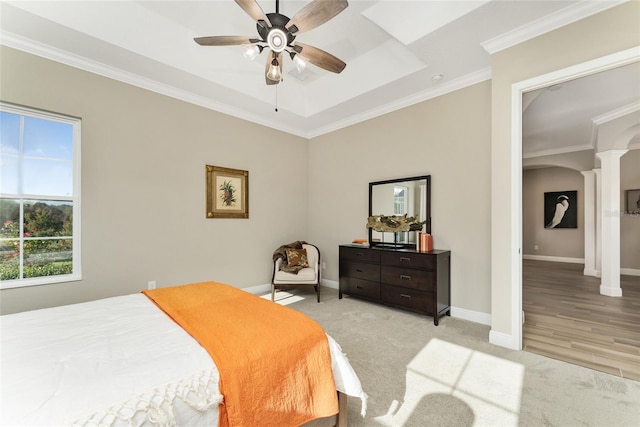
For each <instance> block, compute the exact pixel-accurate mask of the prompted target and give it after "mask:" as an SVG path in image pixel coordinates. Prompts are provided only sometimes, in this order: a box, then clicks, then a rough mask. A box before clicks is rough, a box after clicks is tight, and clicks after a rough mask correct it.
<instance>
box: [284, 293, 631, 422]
mask: <svg viewBox="0 0 640 427" xmlns="http://www.w3.org/2000/svg"><path fill="white" fill-rule="evenodd" d="M291 293H292V294H295V296H294V297H290V298H286V296H287V293H282V292H280V291H279V292H278V294H279V296H280V297H282V300H281V301H280V303H282V304H283V305H288V306H289V307H291V308H294V309H297V310H300V311H301V312H304V313H306V314H307V315H309V316H310V317H312V318H313V319H315V320H316V321H318V322H319V323H320V324H321V325H322V326H323V327H324V328H325V330H326V331H327V333H328V334H329V335H331V336H332V337H333V338H335V339H336V341H338V343H340V344H341V346H342V350H343V351H344V353H345V354H346V355H347V357H348V358H349V360H350V362H351V364H352V366H353V368H354V369H355V371H356V372H357V373H358V376H359V377H360V380H361V382H362V386H363V388H364V390H365V392H367V394H368V395H369V402H368V404H369V407H368V411H367V415H366V417H365V418H362V417H361V416H360V402H359V400H358V399H352V400H350V402H349V426H354V427H355V426H421V427H424V426H500V427H505V426H602V427H605V426H617V427H623V426H629V427H631V426H633V427H638V426H640V382H638V381H634V380H629V379H623V378H619V377H615V376H612V375H609V374H605V373H602V372H598V371H593V370H590V369H587V368H583V367H580V366H576V365H571V364H568V363H565V362H561V361H557V360H554V359H549V358H546V357H544V356H539V355H536V354H532V353H527V352H523V351H513V350H508V349H505V348H502V347H497V346H494V345H492V344H489V342H488V337H489V327H488V326H484V325H480V324H477V323H473V322H468V321H464V320H459V319H456V318H452V317H447V318H444V319H442V320H441V322H440V325H439V326H434V325H433V319H432V318H430V317H426V316H420V315H416V314H412V313H407V312H404V311H400V310H395V309H392V308H388V307H384V306H381V305H377V304H373V303H368V302H364V301H362V300H358V299H355V298H349V297H346V296H345V298H343V299H342V300H339V299H338V295H337V291H336V290H334V289H329V288H324V287H323V289H322V302H321V303H320V304H318V303H317V302H316V299H315V293H314V292H313V288H311V287H302V288H299V289H295V290H291Z"/></svg>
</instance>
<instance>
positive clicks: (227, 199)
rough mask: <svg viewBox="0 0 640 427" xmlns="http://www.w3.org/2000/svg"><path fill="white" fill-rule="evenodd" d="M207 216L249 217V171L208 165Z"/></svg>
mask: <svg viewBox="0 0 640 427" xmlns="http://www.w3.org/2000/svg"><path fill="white" fill-rule="evenodd" d="M206 173H207V175H206V179H207V218H249V172H248V171H243V170H239V169H230V168H222V167H219V166H211V165H206Z"/></svg>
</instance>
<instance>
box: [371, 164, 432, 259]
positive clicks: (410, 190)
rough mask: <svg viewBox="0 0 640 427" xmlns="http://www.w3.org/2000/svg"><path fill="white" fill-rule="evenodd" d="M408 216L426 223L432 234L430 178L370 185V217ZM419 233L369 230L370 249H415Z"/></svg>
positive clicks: (423, 229)
mask: <svg viewBox="0 0 640 427" xmlns="http://www.w3.org/2000/svg"><path fill="white" fill-rule="evenodd" d="M405 214H406V215H407V217H416V218H417V219H418V220H419V221H426V223H425V224H424V225H423V226H422V229H421V230H420V231H424V232H427V233H431V175H423V176H415V177H410V178H398V179H390V180H386V181H376V182H370V183H369V217H371V216H372V215H385V216H391V215H405ZM417 234H418V233H417V231H401V232H379V231H374V230H373V229H372V228H369V246H371V247H373V246H383V247H384V246H389V247H399V248H402V247H415V245H416V239H417Z"/></svg>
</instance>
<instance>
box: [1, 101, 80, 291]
mask: <svg viewBox="0 0 640 427" xmlns="http://www.w3.org/2000/svg"><path fill="white" fill-rule="evenodd" d="M1 107H2V111H0V166H1V170H0V280H1V281H8V280H11V281H15V280H20V281H21V280H24V279H31V278H38V277H43V276H60V275H70V274H73V273H74V271H73V268H74V266H73V248H74V245H73V241H74V233H73V230H74V228H73V212H74V209H73V208H74V197H73V188H74V183H73V155H74V125H73V124H72V123H70V122H66V121H65V120H64V118H63V119H61V120H58V119H57V117H50V116H49V115H44V114H40V113H38V112H34V115H33V116H30V112H29V111H26V112H25V111H22V110H19V109H18V108H16V110H18V111H13V110H12V108H13V107H12V106H8V105H5V104H3V105H2V106H1ZM6 110H9V111H6Z"/></svg>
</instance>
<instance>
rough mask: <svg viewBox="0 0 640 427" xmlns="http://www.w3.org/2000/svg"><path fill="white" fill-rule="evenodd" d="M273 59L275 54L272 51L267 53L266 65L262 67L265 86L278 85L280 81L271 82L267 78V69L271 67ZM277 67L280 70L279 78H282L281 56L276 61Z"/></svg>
mask: <svg viewBox="0 0 640 427" xmlns="http://www.w3.org/2000/svg"><path fill="white" fill-rule="evenodd" d="M274 58H275V54H274V52H273V51H269V54H268V55H267V63H266V65H265V67H264V78H265V81H266V82H267V85H277V84H278V83H280V80H281V79H278V80H271V79H270V78H269V67H270V66H271V62H273V60H274ZM278 67H279V68H280V76H282V56H280V58H279V59H278Z"/></svg>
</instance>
